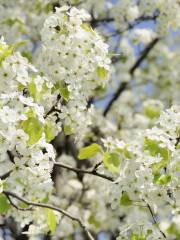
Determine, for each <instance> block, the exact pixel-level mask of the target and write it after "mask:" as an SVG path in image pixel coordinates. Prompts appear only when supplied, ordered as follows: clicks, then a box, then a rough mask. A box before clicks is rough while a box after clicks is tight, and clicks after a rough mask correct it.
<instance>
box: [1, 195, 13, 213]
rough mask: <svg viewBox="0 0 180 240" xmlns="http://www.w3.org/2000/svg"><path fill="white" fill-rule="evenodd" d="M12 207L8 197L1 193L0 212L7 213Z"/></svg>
mask: <svg viewBox="0 0 180 240" xmlns="http://www.w3.org/2000/svg"><path fill="white" fill-rule="evenodd" d="M10 208H11V205H10V203H9V202H8V199H7V197H6V196H5V195H4V194H2V193H1V194H0V214H4V213H6V212H7V211H8V210H9V209H10Z"/></svg>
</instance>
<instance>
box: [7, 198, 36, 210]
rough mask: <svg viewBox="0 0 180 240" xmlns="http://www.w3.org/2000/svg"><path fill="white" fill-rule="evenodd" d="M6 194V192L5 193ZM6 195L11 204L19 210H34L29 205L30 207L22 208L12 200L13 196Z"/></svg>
mask: <svg viewBox="0 0 180 240" xmlns="http://www.w3.org/2000/svg"><path fill="white" fill-rule="evenodd" d="M5 195H6V194H5ZM6 197H7V198H8V200H9V202H10V204H11V205H12V206H13V207H14V208H16V209H17V210H20V211H32V210H33V209H32V207H29V208H21V207H19V206H17V205H16V204H15V203H14V202H13V201H12V200H11V197H10V196H9V195H6Z"/></svg>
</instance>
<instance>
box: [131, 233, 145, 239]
mask: <svg viewBox="0 0 180 240" xmlns="http://www.w3.org/2000/svg"><path fill="white" fill-rule="evenodd" d="M131 240H146V237H145V236H144V235H139V234H132V236H131Z"/></svg>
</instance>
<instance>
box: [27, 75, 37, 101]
mask: <svg viewBox="0 0 180 240" xmlns="http://www.w3.org/2000/svg"><path fill="white" fill-rule="evenodd" d="M28 89H29V92H30V94H31V96H32V97H33V98H34V100H37V88H36V84H35V83H34V78H32V81H31V82H30V83H29V86H28Z"/></svg>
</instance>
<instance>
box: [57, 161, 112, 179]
mask: <svg viewBox="0 0 180 240" xmlns="http://www.w3.org/2000/svg"><path fill="white" fill-rule="evenodd" d="M54 165H55V166H58V167H61V168H65V169H68V170H70V171H73V172H76V173H84V174H90V175H94V176H97V177H101V178H104V179H106V180H108V181H111V182H113V181H114V179H113V178H112V177H110V176H107V175H105V174H103V173H98V172H97V167H96V165H95V167H94V168H92V169H90V170H85V169H80V168H76V167H72V166H69V165H67V164H63V163H59V162H55V163H54Z"/></svg>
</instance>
